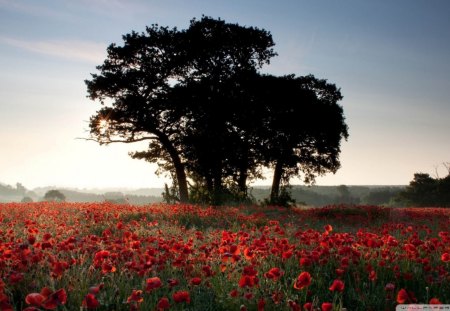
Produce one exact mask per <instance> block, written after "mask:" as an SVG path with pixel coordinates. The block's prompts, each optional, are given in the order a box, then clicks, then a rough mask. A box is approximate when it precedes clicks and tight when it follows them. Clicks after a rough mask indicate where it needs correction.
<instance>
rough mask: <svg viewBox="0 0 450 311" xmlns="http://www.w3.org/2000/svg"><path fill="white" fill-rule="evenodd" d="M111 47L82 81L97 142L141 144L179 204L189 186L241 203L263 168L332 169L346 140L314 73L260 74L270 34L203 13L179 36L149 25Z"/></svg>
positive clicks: (279, 171) (284, 172)
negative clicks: (92, 103)
mask: <svg viewBox="0 0 450 311" xmlns="http://www.w3.org/2000/svg"><path fill="white" fill-rule="evenodd" d="M123 41H124V42H123V45H120V46H119V45H116V44H111V45H110V46H109V47H108V50H107V52H108V56H107V58H106V59H105V61H104V62H103V64H102V65H100V66H98V67H97V69H98V71H99V72H98V73H95V74H92V77H91V80H86V85H87V89H88V95H89V97H90V98H91V99H92V100H98V101H100V103H101V104H102V108H101V109H100V110H98V111H97V112H96V114H95V115H93V116H92V117H91V119H90V129H91V131H90V135H91V138H92V139H93V140H95V141H97V142H99V143H100V144H109V143H114V142H123V143H132V142H137V141H142V140H149V148H148V149H147V150H144V151H139V152H135V153H132V154H131V156H132V157H133V158H137V159H144V160H146V161H149V162H152V163H157V164H158V165H159V168H160V170H161V171H164V172H169V173H170V174H171V175H172V177H173V180H174V184H175V185H176V186H177V190H178V195H179V199H180V200H181V201H184V202H185V201H187V200H188V199H189V192H188V188H189V185H190V188H191V190H195V191H197V194H198V193H203V194H205V196H203V199H204V200H205V201H209V202H210V203H220V201H221V200H222V199H223V198H222V197H221V196H222V195H223V194H224V193H225V194H226V193H229V194H232V195H234V196H235V197H236V196H237V197H242V198H245V197H246V196H247V188H248V184H249V182H250V181H252V180H254V179H256V178H261V177H262V168H263V167H270V168H272V169H274V180H273V187H272V195H271V198H272V201H276V198H277V197H278V195H279V192H280V184H288V183H289V179H290V178H292V177H294V176H300V175H302V174H303V178H304V180H305V181H306V182H313V181H314V178H315V176H318V175H322V174H324V173H326V172H335V171H336V170H337V169H338V168H339V166H340V163H339V153H340V141H341V139H342V138H345V139H346V138H347V137H348V131H347V125H346V124H345V122H344V121H345V119H344V116H343V110H342V107H341V106H340V105H339V104H338V102H339V101H340V100H342V95H341V93H340V90H339V89H338V88H337V87H336V86H335V85H334V84H331V83H328V82H327V81H326V80H320V79H316V78H315V77H314V76H312V75H308V76H303V77H296V76H295V75H286V76H281V77H277V76H272V75H263V74H261V73H259V69H261V67H262V66H263V65H264V64H269V61H270V58H271V57H273V56H275V55H276V53H275V52H274V50H273V46H274V43H273V40H272V36H271V34H270V33H269V32H267V31H266V30H263V29H258V28H254V27H244V26H240V25H237V24H230V23H226V22H225V21H223V20H221V19H213V18H211V17H205V16H203V17H202V18H201V19H200V20H196V19H193V20H191V23H190V26H189V28H188V29H185V30H178V29H177V28H172V29H170V28H168V27H160V26H158V25H156V24H155V25H152V26H150V27H147V28H146V31H145V32H142V33H137V32H134V31H133V32H131V33H130V34H127V35H124V36H123Z"/></svg>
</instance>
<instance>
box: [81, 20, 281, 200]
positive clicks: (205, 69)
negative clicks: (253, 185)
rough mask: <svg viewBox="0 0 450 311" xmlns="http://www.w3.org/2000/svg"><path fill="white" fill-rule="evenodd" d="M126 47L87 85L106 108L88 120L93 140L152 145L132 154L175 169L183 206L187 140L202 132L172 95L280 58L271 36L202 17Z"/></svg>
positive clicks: (138, 37)
mask: <svg viewBox="0 0 450 311" xmlns="http://www.w3.org/2000/svg"><path fill="white" fill-rule="evenodd" d="M123 41H124V42H123V45H121V46H119V45H116V44H111V45H110V46H109V47H108V49H107V52H108V55H107V58H106V60H105V61H104V63H103V64H102V65H100V66H98V67H97V69H98V71H99V73H96V74H92V79H91V80H86V85H87V89H88V94H89V97H90V98H91V99H92V100H99V101H100V102H101V104H102V105H103V107H102V108H101V109H100V110H98V111H97V113H96V114H95V115H93V116H92V117H91V120H90V128H91V132H90V133H91V138H92V139H94V140H96V141H98V142H99V143H101V144H109V143H113V142H123V143H132V142H137V141H142V140H150V141H151V142H150V144H149V150H148V152H146V153H145V154H144V153H138V154H134V156H135V157H136V158H145V159H146V160H148V161H150V162H157V163H160V164H161V163H162V165H163V166H164V168H166V169H172V170H173V172H174V175H175V177H176V181H177V185H178V187H179V194H180V200H181V201H187V200H188V187H187V176H186V162H185V160H186V157H185V154H184V151H185V150H184V149H183V140H185V139H186V137H185V135H186V134H188V133H197V132H196V131H192V130H190V126H191V124H192V122H191V121H192V118H194V119H195V120H201V119H202V117H201V116H198V115H195V113H196V112H197V111H196V109H192V107H189V106H188V105H186V103H184V102H183V101H176V100H170V98H171V97H172V95H171V93H172V91H173V89H174V88H175V87H177V86H182V85H190V84H191V83H195V82H196V81H208V82H207V83H209V84H210V87H214V85H220V83H221V82H222V81H223V80H224V79H228V78H229V77H232V76H234V75H236V74H239V73H240V72H255V71H256V70H257V69H258V68H260V67H261V66H262V65H263V64H265V63H268V62H269V59H270V58H271V57H272V56H274V55H275V53H274V51H273V49H272V47H273V45H274V43H273V41H272V37H271V35H270V33H269V32H267V31H265V30H262V29H258V28H254V27H243V26H239V25H237V24H230V23H225V22H224V21H223V20H220V19H218V20H216V19H213V18H210V17H202V18H201V19H200V20H196V19H193V20H191V23H190V26H189V28H188V29H186V30H181V31H180V30H178V29H177V28H172V29H169V28H168V27H160V26H158V25H152V26H151V27H147V28H146V31H145V32H142V33H137V32H134V31H133V32H131V33H130V34H127V35H125V36H123ZM211 139H213V138H211ZM216 173H217V172H216Z"/></svg>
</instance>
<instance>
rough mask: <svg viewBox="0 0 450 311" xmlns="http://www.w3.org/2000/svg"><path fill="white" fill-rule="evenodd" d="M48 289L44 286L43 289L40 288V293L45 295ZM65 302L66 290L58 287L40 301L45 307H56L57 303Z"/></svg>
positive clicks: (51, 308)
mask: <svg viewBox="0 0 450 311" xmlns="http://www.w3.org/2000/svg"><path fill="white" fill-rule="evenodd" d="M47 290H48V289H47V288H46V287H44V289H42V291H41V295H44V296H45V295H46V294H48V293H49V292H48V291H47ZM66 302H67V294H66V291H65V290H64V289H63V288H61V289H58V290H57V291H56V292H53V293H51V294H49V295H48V296H47V299H46V300H45V301H44V302H43V303H42V306H43V307H44V308H45V309H50V310H53V309H56V308H57V307H58V306H59V305H64V304H66Z"/></svg>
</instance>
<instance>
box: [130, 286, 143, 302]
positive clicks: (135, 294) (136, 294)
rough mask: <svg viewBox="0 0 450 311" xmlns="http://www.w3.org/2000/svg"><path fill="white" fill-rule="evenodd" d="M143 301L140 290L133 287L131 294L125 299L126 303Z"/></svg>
mask: <svg viewBox="0 0 450 311" xmlns="http://www.w3.org/2000/svg"><path fill="white" fill-rule="evenodd" d="M143 301H144V297H142V291H141V290H136V289H133V291H132V293H131V295H130V296H129V297H128V299H127V303H132V302H137V303H141V302H143Z"/></svg>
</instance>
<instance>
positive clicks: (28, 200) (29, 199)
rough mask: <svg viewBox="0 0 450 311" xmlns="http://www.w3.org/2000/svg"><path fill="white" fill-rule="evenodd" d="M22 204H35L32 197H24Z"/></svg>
mask: <svg viewBox="0 0 450 311" xmlns="http://www.w3.org/2000/svg"><path fill="white" fill-rule="evenodd" d="M20 202H22V203H31V202H33V199H32V198H31V197H29V196H25V197H23V199H22V201H20Z"/></svg>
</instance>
